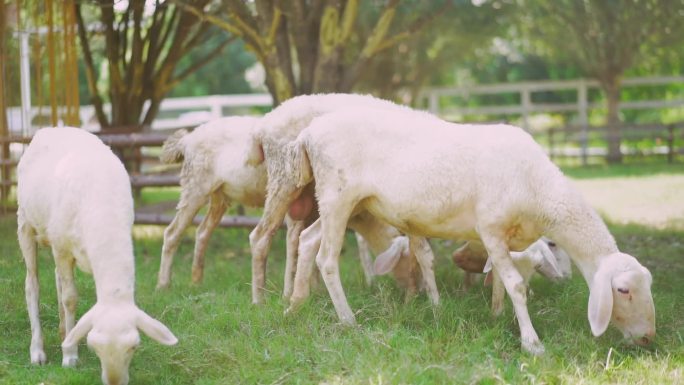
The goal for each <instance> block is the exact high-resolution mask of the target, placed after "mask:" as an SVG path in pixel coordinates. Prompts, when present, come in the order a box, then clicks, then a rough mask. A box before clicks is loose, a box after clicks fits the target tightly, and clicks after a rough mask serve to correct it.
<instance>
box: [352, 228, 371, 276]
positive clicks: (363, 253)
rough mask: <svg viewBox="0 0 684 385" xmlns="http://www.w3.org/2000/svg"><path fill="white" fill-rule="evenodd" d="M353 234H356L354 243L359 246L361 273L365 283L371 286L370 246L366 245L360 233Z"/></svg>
mask: <svg viewBox="0 0 684 385" xmlns="http://www.w3.org/2000/svg"><path fill="white" fill-rule="evenodd" d="M354 235H355V236H356V244H357V245H358V247H359V259H360V260H361V266H362V267H363V275H364V276H365V277H366V284H367V285H368V286H371V285H373V258H371V254H370V248H369V247H368V242H366V240H365V239H364V238H363V236H362V235H361V234H359V233H357V232H354Z"/></svg>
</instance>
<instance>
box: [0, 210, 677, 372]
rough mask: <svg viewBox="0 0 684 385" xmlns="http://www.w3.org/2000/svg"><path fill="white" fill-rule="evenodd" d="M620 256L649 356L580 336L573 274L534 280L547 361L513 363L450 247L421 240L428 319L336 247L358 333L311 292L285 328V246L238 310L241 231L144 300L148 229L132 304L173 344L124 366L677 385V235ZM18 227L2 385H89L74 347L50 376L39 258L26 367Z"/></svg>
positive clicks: (45, 262) (47, 294) (7, 277)
mask: <svg viewBox="0 0 684 385" xmlns="http://www.w3.org/2000/svg"><path fill="white" fill-rule="evenodd" d="M611 229H612V231H613V233H614V234H615V235H616V238H617V240H618V243H619V245H620V247H621V249H622V250H624V251H625V252H629V253H632V254H634V255H637V256H638V257H639V258H640V260H641V261H643V263H644V264H645V265H646V266H647V267H649V269H650V270H651V272H652V273H653V277H654V284H653V293H654V300H655V303H656V309H657V325H658V337H657V339H656V343H655V346H653V347H652V348H649V349H642V348H638V347H634V346H628V345H625V344H624V343H623V342H622V339H621V335H620V334H619V332H617V331H616V330H615V329H609V331H608V332H607V333H606V335H604V336H602V337H600V338H594V337H592V336H591V332H590V330H589V327H588V322H587V319H586V306H587V299H588V290H587V286H586V284H585V283H584V281H583V280H582V278H581V277H580V274H579V273H578V272H575V276H574V278H573V279H572V280H571V281H570V282H567V283H563V284H553V283H550V282H548V281H545V280H543V279H541V278H534V279H533V280H532V283H531V285H532V289H533V290H534V295H533V296H532V297H531V300H530V301H529V306H530V314H531V316H532V319H533V320H534V323H535V326H536V329H537V331H538V332H539V334H540V337H541V339H542V341H543V342H544V344H545V346H546V349H547V353H546V354H545V355H544V356H542V357H531V356H529V355H527V354H524V353H522V352H521V351H520V341H519V338H518V327H517V325H516V323H515V321H514V317H513V312H512V308H511V306H510V304H507V305H506V306H507V308H506V311H505V313H504V315H503V316H502V317H500V318H499V319H492V318H491V317H490V315H489V309H488V305H489V298H490V295H491V293H490V289H489V288H483V287H480V286H476V287H475V288H473V289H472V290H471V291H470V292H468V293H462V292H460V291H459V290H458V285H459V283H460V281H461V279H462V274H461V273H460V272H459V271H457V269H455V268H454V266H453V265H452V263H451V261H450V260H449V259H448V258H446V257H447V256H449V255H450V253H451V251H452V250H453V249H454V248H455V245H453V244H450V243H448V242H437V241H433V246H434V249H435V253H436V255H438V256H441V257H439V258H438V259H437V261H436V274H437V280H438V285H439V289H440V293H441V294H442V305H441V307H440V308H439V309H437V310H433V309H432V308H431V306H430V304H429V301H428V300H427V298H425V297H424V296H423V295H421V296H419V297H418V298H416V299H414V300H411V301H409V302H408V303H404V301H403V299H402V292H401V290H399V289H397V288H396V287H395V286H394V284H393V282H392V280H391V279H389V278H384V277H383V278H381V279H379V280H378V282H377V283H376V284H375V285H374V287H372V288H366V287H365V285H364V278H363V274H362V272H361V269H360V266H359V263H358V260H357V258H356V246H355V243H354V242H353V237H352V236H351V234H349V235H348V237H347V240H346V243H345V247H344V249H343V255H342V257H341V263H342V265H341V269H342V273H341V275H342V281H343V285H344V287H345V290H346V293H347V295H348V299H349V302H350V304H351V306H352V308H353V309H355V310H356V311H357V319H358V321H359V326H357V327H353V328H348V327H343V326H341V325H340V324H338V322H337V318H336V315H335V311H334V309H333V306H332V304H331V302H330V300H329V298H328V296H327V293H325V290H324V289H323V288H319V289H318V290H317V291H315V293H314V295H313V296H312V298H311V299H310V300H309V301H308V302H307V303H306V304H305V305H304V306H303V308H302V309H301V310H300V311H299V312H298V313H297V314H294V315H292V316H290V317H284V316H283V314H282V311H283V309H284V304H283V303H282V301H281V299H280V291H281V289H282V272H283V265H284V260H283V259H284V236H283V233H282V232H280V233H278V235H277V237H276V240H275V242H274V246H273V249H272V252H271V256H272V257H271V259H270V261H269V271H268V282H267V290H268V294H267V296H266V301H265V303H264V304H263V305H261V306H254V305H252V304H250V286H249V282H250V276H251V275H250V265H251V262H250V259H249V255H250V254H249V245H248V241H247V237H248V233H249V231H248V230H245V229H237V230H236V229H232V230H228V229H219V230H217V231H216V233H215V234H214V236H213V237H212V239H211V241H210V244H209V247H208V253H207V266H206V273H205V281H204V283H203V284H202V285H200V286H192V285H190V284H189V282H190V259H191V254H192V246H193V240H194V236H193V235H192V230H189V231H188V232H187V233H186V237H185V238H184V239H183V242H182V244H181V247H180V249H179V250H178V253H177V259H176V264H175V266H174V273H175V276H174V281H173V286H172V288H171V289H170V290H168V291H165V292H156V291H155V290H154V286H155V283H156V282H155V281H156V273H157V270H158V268H159V253H160V248H161V232H162V228H160V227H147V226H138V227H137V228H136V231H135V233H136V237H135V251H136V269H137V272H136V275H137V280H136V285H137V296H136V299H137V303H138V304H139V306H140V307H141V308H143V309H144V310H146V311H147V312H149V313H150V314H151V315H153V316H155V317H157V318H159V319H160V320H162V321H163V322H164V323H165V324H166V325H168V326H169V327H170V328H171V330H172V331H173V332H174V333H175V334H176V336H177V337H178V338H179V340H180V343H179V344H178V345H177V346H172V347H163V346H160V345H158V344H156V343H154V342H153V341H151V340H150V339H149V338H143V343H142V346H141V348H140V349H139V351H138V352H136V354H135V357H134V358H133V362H132V364H131V383H134V384H198V385H199V384H219V383H231V384H255V383H261V384H269V383H288V384H309V383H328V384H400V383H401V384H442V383H444V384H446V383H449V384H453V383H478V384H504V383H539V384H542V383H546V384H548V383H553V384H556V383H584V384H604V383H629V384H653V383H658V384H677V383H682V381H684V372H682V367H684V348H683V346H684V343H683V342H684V341H682V338H683V337H682V336H683V335H684V310H682V308H681V306H680V305H679V302H680V300H681V293H682V291H683V290H684V280H682V279H681V277H682V275H683V274H684V264H683V263H682V259H681V256H682V254H684V243H682V239H683V237H684V233H682V232H677V231H672V230H662V231H656V230H653V229H649V228H645V227H639V226H634V225H630V226H611ZM15 234H16V220H15V219H14V218H13V217H3V218H0V283H1V284H2V287H3V290H4V292H5V293H6V294H9V295H4V296H3V297H2V299H0V310H1V313H2V314H3V316H2V317H1V318H0V333H1V335H2V340H3V344H2V345H0V384H13V385H16V384H38V383H45V384H52V385H59V384H96V383H99V381H100V379H99V375H100V374H99V373H100V366H99V362H98V359H97V357H96V356H95V355H94V353H93V352H91V351H88V350H87V349H86V348H85V346H84V344H82V345H81V349H80V357H81V363H80V364H79V366H78V367H77V368H75V369H67V368H62V367H61V366H60V362H61V352H60V349H59V337H58V332H57V326H58V315H57V309H56V301H55V296H56V294H55V289H54V286H55V285H54V275H53V272H54V265H53V262H52V260H51V259H52V257H51V256H50V253H49V251H48V250H47V249H45V248H43V249H41V252H40V253H39V262H40V263H39V268H40V282H41V307H40V309H41V319H42V322H43V330H44V334H45V337H46V341H45V342H46V352H47V355H48V364H47V365H45V366H42V367H37V366H32V365H30V364H29V356H28V345H29V341H30V329H29V322H28V316H27V313H26V305H25V303H24V298H23V295H22V294H21V293H22V291H23V285H24V275H25V270H24V266H23V263H22V259H21V254H20V253H19V250H18V247H17V242H16V235H15ZM76 281H77V285H78V289H79V293H80V301H79V307H78V314H79V315H81V314H83V313H84V312H85V311H86V310H87V309H88V308H89V306H91V305H92V304H93V301H94V286H93V282H92V279H91V277H89V276H87V275H85V274H81V273H78V274H77V277H76Z"/></svg>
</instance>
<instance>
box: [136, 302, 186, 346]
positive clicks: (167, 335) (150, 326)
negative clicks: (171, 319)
mask: <svg viewBox="0 0 684 385" xmlns="http://www.w3.org/2000/svg"><path fill="white" fill-rule="evenodd" d="M136 325H137V326H138V329H140V330H141V331H142V332H143V333H145V334H146V335H147V336H148V337H150V338H152V339H153V340H155V341H157V342H159V343H160V344H162V345H175V344H177V343H178V338H176V336H174V335H173V333H171V330H169V328H167V327H166V326H164V324H163V323H161V322H159V321H157V320H156V319H154V318H152V317H150V316H149V315H147V313H145V312H144V311H142V310H140V309H138V318H137V323H136Z"/></svg>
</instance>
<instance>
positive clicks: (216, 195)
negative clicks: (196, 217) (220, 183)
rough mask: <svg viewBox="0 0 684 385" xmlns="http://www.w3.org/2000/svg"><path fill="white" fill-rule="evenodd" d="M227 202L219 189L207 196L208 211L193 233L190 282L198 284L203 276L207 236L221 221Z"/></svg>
mask: <svg viewBox="0 0 684 385" xmlns="http://www.w3.org/2000/svg"><path fill="white" fill-rule="evenodd" d="M227 207H228V203H227V202H226V200H225V198H224V195H223V193H222V192H221V191H214V192H213V193H212V194H211V197H210V198H209V211H208V212H207V215H206V216H205V217H204V219H202V223H200V225H199V227H197V232H196V233H195V252H194V254H193V257H192V273H191V277H192V283H194V284H199V283H200V282H202V278H204V253H205V251H206V250H207V244H208V243H209V238H210V237H211V234H212V233H213V232H214V229H215V228H216V226H217V225H218V224H219V222H221V218H222V217H223V213H225V212H226V208H227Z"/></svg>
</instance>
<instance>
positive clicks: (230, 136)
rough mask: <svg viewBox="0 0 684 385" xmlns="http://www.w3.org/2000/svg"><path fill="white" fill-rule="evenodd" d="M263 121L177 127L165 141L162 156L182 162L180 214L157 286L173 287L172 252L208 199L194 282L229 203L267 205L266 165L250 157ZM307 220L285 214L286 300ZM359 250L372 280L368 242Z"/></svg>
mask: <svg viewBox="0 0 684 385" xmlns="http://www.w3.org/2000/svg"><path fill="white" fill-rule="evenodd" d="M259 120H260V119H259V118H257V117H227V118H220V119H216V120H213V121H211V122H208V123H205V124H203V125H201V126H199V127H197V128H196V129H195V130H194V131H193V132H192V133H189V132H188V131H187V130H179V131H177V132H175V133H174V134H173V135H171V137H169V139H167V140H166V142H165V143H164V146H163V149H162V155H161V160H162V161H163V162H165V163H176V162H180V161H182V162H183V165H182V168H181V181H180V185H181V198H180V201H179V203H178V206H177V212H176V216H175V217H174V219H173V221H172V222H171V224H169V226H168V227H167V228H166V230H165V231H164V244H163V246H162V256H161V264H160V268H159V275H158V279H157V288H158V289H162V288H167V287H168V286H169V285H170V283H171V266H172V263H173V255H174V254H175V252H176V250H177V249H178V246H179V244H180V241H181V238H182V235H183V232H184V231H185V229H186V228H187V227H188V226H189V225H190V224H191V223H192V219H193V218H194V217H195V215H196V214H197V212H198V211H199V210H200V209H201V208H202V207H203V206H205V205H206V204H207V202H208V203H209V210H208V212H207V215H206V216H205V217H204V219H203V220H202V222H201V223H200V225H199V227H198V228H197V232H196V237H195V250H194V255H193V261H192V282H193V283H199V282H201V280H202V277H203V272H204V253H205V250H206V247H207V243H208V242H209V238H210V236H211V233H212V232H213V230H214V229H215V228H216V226H217V225H218V223H219V222H220V220H221V217H222V216H223V214H224V213H225V211H226V209H227V208H228V207H229V206H230V204H231V203H234V202H235V203H241V204H244V205H247V206H252V207H261V206H263V204H264V199H265V195H266V168H265V167H264V166H263V165H249V164H247V158H246V157H247V155H248V150H249V149H250V146H251V143H252V141H253V136H254V131H255V127H256V124H257V123H258V122H259ZM305 222H306V221H305V220H293V219H291V218H290V217H286V218H285V223H286V225H287V236H286V239H287V244H286V248H287V264H286V269H285V284H284V289H283V291H284V296H285V297H286V298H289V296H290V295H291V293H292V281H293V280H294V268H295V266H294V264H295V262H296V260H297V258H296V254H295V253H296V251H297V245H298V243H299V235H300V233H301V232H302V230H303V229H304V227H305ZM309 224H310V223H309ZM358 239H362V238H361V237H359V238H358ZM359 254H360V258H361V261H362V265H363V266H364V274H365V275H366V281H367V282H368V283H369V284H370V282H371V281H372V270H371V269H372V267H371V263H372V262H371V259H370V258H371V257H370V255H369V254H368V251H367V250H366V248H365V247H364V244H360V253H359Z"/></svg>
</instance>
